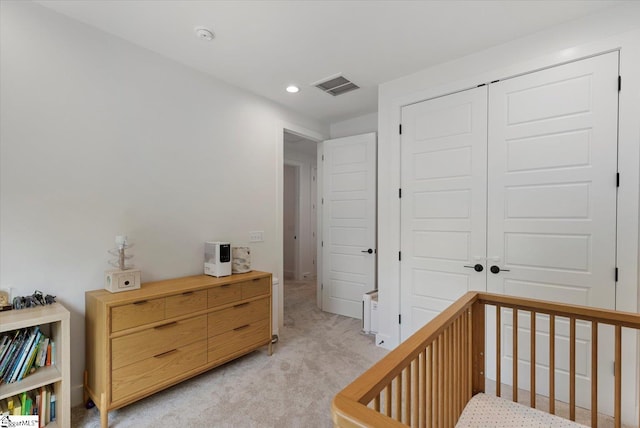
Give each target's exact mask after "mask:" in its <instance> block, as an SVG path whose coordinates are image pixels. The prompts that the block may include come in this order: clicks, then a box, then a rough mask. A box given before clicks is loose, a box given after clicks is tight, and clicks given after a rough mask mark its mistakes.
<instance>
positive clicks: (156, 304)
mask: <svg viewBox="0 0 640 428" xmlns="http://www.w3.org/2000/svg"><path fill="white" fill-rule="evenodd" d="M164 308H165V299H164V298H161V299H149V300H141V301H139V302H134V303H131V304H129V305H123V306H116V307H114V308H111V331H112V332H115V331H120V330H124V329H127V328H131V327H137V326H139V325H143V324H149V323H152V322H156V321H161V320H163V319H164Z"/></svg>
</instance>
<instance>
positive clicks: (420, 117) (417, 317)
mask: <svg viewBox="0 0 640 428" xmlns="http://www.w3.org/2000/svg"><path fill="white" fill-rule="evenodd" d="M402 128H403V129H402V140H401V146H402V148H401V151H402V153H401V156H402V157H401V162H402V168H401V169H402V177H401V183H402V197H401V199H400V203H401V216H402V219H401V221H402V231H401V250H402V253H401V254H402V262H401V273H400V274H401V284H402V285H401V288H402V290H401V312H402V323H401V329H402V332H401V334H402V338H403V339H406V338H407V337H408V336H410V335H411V334H412V333H413V332H415V331H416V330H417V329H419V328H420V327H422V326H423V325H424V324H426V323H427V322H428V321H429V320H431V319H432V318H433V317H435V316H436V315H437V314H438V313H440V312H441V311H442V310H443V309H445V308H446V307H447V306H449V304H451V303H452V302H453V301H455V300H456V299H457V298H459V297H460V296H461V295H463V294H464V293H466V292H467V291H469V290H485V281H486V279H485V272H484V267H485V266H484V255H485V251H486V186H487V184H486V177H487V170H486V168H487V152H486V136H487V89H486V87H481V88H475V89H472V90H468V91H463V92H460V93H456V94H452V95H448V96H446V97H441V98H436V99H432V100H427V101H424V102H421V103H418V104H414V105H411V106H407V107H404V108H403V109H402ZM475 264H480V265H481V266H482V268H483V271H481V272H477V271H475V270H474V269H473V268H469V267H465V266H471V267H472V266H474V265H475Z"/></svg>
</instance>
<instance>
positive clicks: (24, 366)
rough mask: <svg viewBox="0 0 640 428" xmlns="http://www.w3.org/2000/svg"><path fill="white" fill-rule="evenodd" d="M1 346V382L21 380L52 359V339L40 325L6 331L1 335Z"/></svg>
mask: <svg viewBox="0 0 640 428" xmlns="http://www.w3.org/2000/svg"><path fill="white" fill-rule="evenodd" d="M0 346H2V350H0V384H3V383H12V382H17V381H20V380H22V379H23V378H24V377H26V376H28V375H29V374H30V373H32V372H33V371H34V370H35V369H37V368H38V367H42V366H44V365H46V362H47V359H49V360H50V359H51V357H48V354H49V353H50V352H51V351H49V348H50V346H51V340H50V339H49V338H47V337H46V336H45V335H44V334H43V333H42V331H40V327H39V326H33V327H26V328H21V329H17V330H13V331H10V332H6V333H5V334H3V335H2V336H0ZM38 356H39V358H38Z"/></svg>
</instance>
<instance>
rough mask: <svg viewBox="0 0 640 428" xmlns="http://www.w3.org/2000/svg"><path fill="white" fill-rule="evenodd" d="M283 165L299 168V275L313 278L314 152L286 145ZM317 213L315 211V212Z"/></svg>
mask: <svg viewBox="0 0 640 428" xmlns="http://www.w3.org/2000/svg"><path fill="white" fill-rule="evenodd" d="M284 163H285V164H288V165H294V166H297V167H299V170H298V171H299V174H300V175H299V177H298V179H299V184H300V185H299V191H300V195H299V196H300V197H299V200H298V201H299V206H298V209H299V213H300V215H299V217H298V219H299V222H300V224H299V231H300V233H299V235H300V236H298V245H299V247H300V260H299V264H300V275H301V276H308V277H309V278H313V277H315V276H316V265H315V263H314V260H315V258H316V247H315V246H316V241H315V239H314V237H313V234H314V233H315V232H316V228H317V223H316V221H317V217H314V215H313V207H312V205H313V204H315V203H316V201H315V199H313V198H312V190H311V187H312V186H316V183H317V181H314V180H313V177H312V168H313V167H315V166H316V164H317V162H316V154H315V152H313V153H309V152H307V151H304V150H296V148H295V143H294V144H288V145H286V146H285V150H284ZM316 212H317V210H316Z"/></svg>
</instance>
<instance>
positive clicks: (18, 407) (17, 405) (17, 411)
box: [11, 395, 22, 416]
mask: <svg viewBox="0 0 640 428" xmlns="http://www.w3.org/2000/svg"><path fill="white" fill-rule="evenodd" d="M11 400H12V401H11V402H12V403H13V407H12V408H13V410H12V412H11V414H12V415H13V416H22V401H21V400H20V397H18V396H17V395H16V396H15V397H11Z"/></svg>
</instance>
